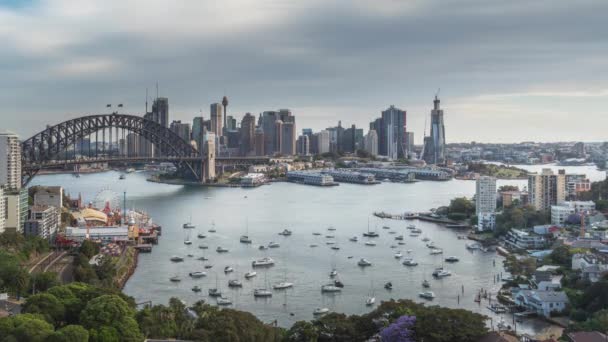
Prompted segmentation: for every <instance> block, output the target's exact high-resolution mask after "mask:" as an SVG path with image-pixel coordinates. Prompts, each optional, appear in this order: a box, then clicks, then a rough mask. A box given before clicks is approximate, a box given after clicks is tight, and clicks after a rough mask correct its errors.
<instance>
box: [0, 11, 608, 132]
mask: <svg viewBox="0 0 608 342" xmlns="http://www.w3.org/2000/svg"><path fill="white" fill-rule="evenodd" d="M607 13H608V1H605V0H597V1H588V0H578V1H571V0H535V1H529V0H509V1H490V0H460V1H452V0H423V1H422V0H421V1H418V0H369V1H365V0H222V1H219V0H214V1H208V0H192V1H184V0H172V1H169V0H165V1H161V0H142V1H126V0H103V1H102V0H100V1H89V0H21V1H20V0H0V41H2V47H1V48H0V75H1V76H0V89H1V91H0V101H1V103H2V110H1V111H0V128H6V129H9V130H12V131H15V132H17V133H19V134H20V135H22V136H23V137H24V138H25V137H29V136H30V135H31V134H33V133H35V132H37V131H40V130H41V129H43V128H44V126H45V125H46V124H54V123H58V122H60V121H63V120H65V119H68V118H72V117H77V116H81V115H83V114H94V113H101V112H105V104H106V103H114V104H116V103H124V104H125V108H124V109H125V112H128V113H134V114H141V113H142V112H143V111H144V102H145V92H146V88H149V89H150V96H151V97H152V96H154V95H155V93H156V91H155V84H156V82H158V84H159V87H160V94H161V95H162V96H166V97H168V98H169V103H170V115H171V119H181V120H191V119H192V117H193V116H194V115H197V114H198V113H200V111H201V110H202V111H203V115H204V116H206V117H208V112H209V104H210V103H212V102H216V101H219V100H221V98H222V96H223V95H224V94H226V95H227V96H228V97H229V99H230V105H229V114H233V115H237V116H238V117H239V118H240V117H241V116H242V115H243V114H244V113H245V112H252V113H254V114H257V113H259V112H261V111H264V110H271V109H278V108H290V109H291V110H292V111H293V113H294V114H295V115H296V116H297V124H298V128H304V127H312V128H313V129H315V130H317V129H322V128H325V127H328V126H333V125H335V124H336V123H337V121H338V120H342V123H343V125H350V124H352V123H354V124H356V125H357V126H363V127H366V128H367V127H368V123H369V121H370V120H371V119H372V118H374V117H376V116H378V115H379V113H380V111H381V110H383V109H385V108H386V107H388V106H389V105H391V104H394V105H396V106H398V107H400V108H402V109H405V110H407V112H408V130H411V131H414V132H415V134H416V141H417V142H421V140H422V134H423V130H424V123H425V117H428V115H429V111H430V108H431V106H432V98H433V96H434V95H435V93H436V92H437V91H438V88H441V91H440V95H439V96H440V98H441V100H442V106H443V107H444V109H445V121H446V131H447V132H446V136H447V140H448V141H449V142H456V141H458V142H460V141H472V140H475V141H486V142H516V141H521V140H535V141H558V140H559V141H564V140H584V141H599V140H607V139H606V138H608V134H607V132H606V127H608V116H607V115H606V114H607V113H606V110H605V109H606V102H607V100H608V77H607V76H608V23H607V21H606V14H607Z"/></svg>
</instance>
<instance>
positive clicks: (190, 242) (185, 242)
mask: <svg viewBox="0 0 608 342" xmlns="http://www.w3.org/2000/svg"><path fill="white" fill-rule="evenodd" d="M191 244H192V241H190V240H189V239H188V240H185V241H184V245H191Z"/></svg>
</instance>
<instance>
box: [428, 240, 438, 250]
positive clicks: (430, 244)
mask: <svg viewBox="0 0 608 342" xmlns="http://www.w3.org/2000/svg"><path fill="white" fill-rule="evenodd" d="M426 247H427V248H431V249H433V248H436V247H435V243H434V242H432V241H431V242H429V243H427V244H426Z"/></svg>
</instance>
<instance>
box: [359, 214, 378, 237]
mask: <svg viewBox="0 0 608 342" xmlns="http://www.w3.org/2000/svg"><path fill="white" fill-rule="evenodd" d="M363 236H365V237H378V236H380V235H378V233H376V232H375V231H373V232H372V231H371V230H369V218H368V219H367V232H366V233H363Z"/></svg>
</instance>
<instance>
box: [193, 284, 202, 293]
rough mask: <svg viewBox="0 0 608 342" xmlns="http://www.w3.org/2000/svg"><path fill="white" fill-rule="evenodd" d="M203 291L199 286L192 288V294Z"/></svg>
mask: <svg viewBox="0 0 608 342" xmlns="http://www.w3.org/2000/svg"><path fill="white" fill-rule="evenodd" d="M202 290H203V289H201V287H200V286H198V285H194V287H193V288H192V292H196V293H198V292H201V291H202Z"/></svg>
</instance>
